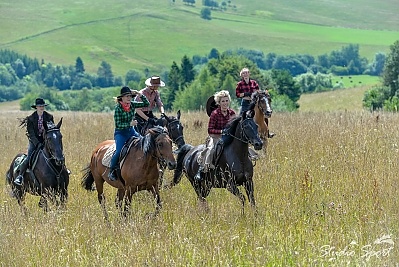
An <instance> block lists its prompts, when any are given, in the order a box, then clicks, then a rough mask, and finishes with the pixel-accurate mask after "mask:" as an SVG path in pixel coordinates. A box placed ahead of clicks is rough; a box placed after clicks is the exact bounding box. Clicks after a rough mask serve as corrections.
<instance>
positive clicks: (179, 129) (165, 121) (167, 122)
mask: <svg viewBox="0 0 399 267" xmlns="http://www.w3.org/2000/svg"><path fill="white" fill-rule="evenodd" d="M180 115H181V113H180V110H179V111H177V116H176V117H175V116H167V115H163V116H161V118H159V119H157V118H155V124H154V123H151V121H150V122H147V121H146V122H145V123H143V125H141V127H139V128H140V129H141V131H140V134H141V135H142V136H144V135H145V134H146V133H147V130H148V129H150V128H152V127H154V126H163V127H165V128H167V129H168V133H169V137H170V138H171V139H172V141H173V143H175V144H176V145H177V147H178V148H180V147H182V146H183V145H184V144H185V141H184V137H183V125H182V124H181V122H180Z"/></svg>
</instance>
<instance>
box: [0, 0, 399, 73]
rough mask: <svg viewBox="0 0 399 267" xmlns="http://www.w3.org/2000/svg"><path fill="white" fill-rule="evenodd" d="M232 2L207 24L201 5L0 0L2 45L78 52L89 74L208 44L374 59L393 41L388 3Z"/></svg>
mask: <svg viewBox="0 0 399 267" xmlns="http://www.w3.org/2000/svg"><path fill="white" fill-rule="evenodd" d="M232 5H235V6H236V9H233V8H232V7H228V9H227V11H226V12H216V11H213V12H212V18H213V19H212V20H211V21H205V20H202V19H201V18H200V16H199V14H200V11H201V8H202V6H201V5H200V4H197V6H195V7H189V6H186V5H184V4H183V3H182V2H181V1H176V3H175V4H172V3H171V2H170V1H155V0H137V1H134V2H132V1H126V0H116V1H112V2H110V1H105V0H99V1H80V2H75V1H70V0H66V1H63V2H62V3H61V2H59V1H57V2H51V1H48V0H39V1H37V2H35V5H32V4H31V3H30V2H28V1H26V0H23V1H18V2H10V1H6V2H4V1H3V2H2V3H0V14H1V16H0V24H1V25H2V27H1V28H0V36H1V38H0V48H1V49H5V48H7V49H12V50H15V51H18V52H20V53H23V54H27V55H29V56H31V57H36V58H38V59H44V60H45V61H46V62H52V63H54V64H64V65H74V64H75V60H76V58H77V57H78V56H80V57H81V58H82V60H83V62H84V64H85V68H86V70H87V71H89V72H96V71H97V69H98V67H99V66H100V63H101V61H102V60H105V61H107V62H108V63H110V64H111V66H112V70H113V71H114V73H115V74H117V75H125V74H126V72H127V71H128V70H129V69H139V70H143V69H144V68H148V69H149V70H150V72H159V71H161V70H164V69H165V68H166V69H169V67H170V65H171V64H172V62H173V61H176V62H179V61H180V60H181V58H182V57H183V56H184V55H188V56H193V55H207V54H208V53H209V51H210V50H211V49H212V48H216V49H218V50H219V51H225V50H227V49H235V48H245V49H256V50H261V51H263V52H264V53H269V52H275V53H278V54H295V53H307V54H312V55H315V56H316V55H320V54H323V53H329V52H331V51H332V50H339V49H341V47H342V46H344V45H347V44H359V45H360V53H361V55H362V56H366V57H367V58H369V59H373V57H374V55H375V53H377V52H387V51H388V50H389V49H388V48H389V45H391V44H393V42H394V41H395V40H397V38H398V31H397V25H398V20H399V19H398V17H397V16H396V12H395V11H394V10H396V9H395V8H396V3H395V2H394V1H392V0H389V1H384V4H380V3H378V4H377V3H375V2H373V1H371V0H363V1H359V0H352V1H342V0H333V1H329V2H328V3H326V2H323V3H322V4H320V2H316V1H308V2H307V3H306V4H303V3H299V2H298V3H296V2H293V1H288V0H284V1H278V2H275V1H270V0H268V1H259V0H257V1H255V0H251V1H243V0H238V1H232ZM365 13H366V14H367V16H364V14H365ZM243 40H245V41H243Z"/></svg>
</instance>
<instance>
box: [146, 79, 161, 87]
mask: <svg viewBox="0 0 399 267" xmlns="http://www.w3.org/2000/svg"><path fill="white" fill-rule="evenodd" d="M145 85H147V86H159V87H164V86H165V83H164V82H163V81H161V78H160V77H159V76H152V77H150V78H148V79H147V80H145Z"/></svg>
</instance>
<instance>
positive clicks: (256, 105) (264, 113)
mask: <svg viewBox="0 0 399 267" xmlns="http://www.w3.org/2000/svg"><path fill="white" fill-rule="evenodd" d="M271 102H272V101H271V98H270V94H269V93H268V92H266V91H256V92H255V93H253V94H252V103H251V107H250V109H254V110H255V116H254V121H255V122H256V124H258V132H259V136H260V138H261V139H262V140H263V148H264V149H266V148H267V138H268V136H269V127H268V119H269V118H270V117H271V116H272V113H273V110H272V107H271Z"/></svg>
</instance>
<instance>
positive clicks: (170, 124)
mask: <svg viewBox="0 0 399 267" xmlns="http://www.w3.org/2000/svg"><path fill="white" fill-rule="evenodd" d="M176 115H177V116H167V115H162V116H161V118H159V119H156V120H155V125H152V124H151V122H144V123H143V124H142V125H141V127H139V128H140V129H141V132H140V134H141V135H145V134H146V133H147V131H148V129H150V128H151V127H154V126H163V127H165V128H167V129H168V134H169V137H170V138H171V139H172V141H173V143H175V144H176V145H177V148H178V149H179V148H181V147H182V146H183V145H184V144H185V143H186V142H185V141H184V136H183V129H184V127H183V125H182V124H181V122H180V116H181V113H180V110H179V111H177V114H176ZM177 151H178V150H177ZM176 153H177V152H176ZM158 163H159V166H160V170H159V180H160V182H159V186H160V187H162V185H163V183H164V178H163V175H164V170H165V168H166V165H165V162H164V161H160V162H158Z"/></svg>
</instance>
